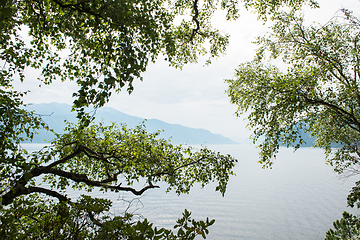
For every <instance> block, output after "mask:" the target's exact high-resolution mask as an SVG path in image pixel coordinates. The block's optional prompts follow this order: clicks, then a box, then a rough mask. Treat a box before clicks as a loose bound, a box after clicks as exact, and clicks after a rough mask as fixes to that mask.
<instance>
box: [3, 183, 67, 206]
mask: <svg viewBox="0 0 360 240" xmlns="http://www.w3.org/2000/svg"><path fill="white" fill-rule="evenodd" d="M34 192H37V193H44V194H46V195H48V196H51V197H55V198H57V199H59V201H60V202H69V201H70V199H69V198H67V197H66V196H64V195H62V194H60V193H58V192H55V191H53V190H49V189H46V188H41V187H34V186H31V187H28V188H25V187H23V186H21V185H17V186H16V187H15V188H14V189H13V190H10V191H9V192H7V193H6V194H5V195H3V196H2V202H1V204H2V205H5V206H6V205H9V204H10V203H12V202H13V201H14V199H15V198H16V197H18V196H21V195H27V194H31V193H34Z"/></svg>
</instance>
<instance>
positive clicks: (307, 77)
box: [227, 9, 360, 239]
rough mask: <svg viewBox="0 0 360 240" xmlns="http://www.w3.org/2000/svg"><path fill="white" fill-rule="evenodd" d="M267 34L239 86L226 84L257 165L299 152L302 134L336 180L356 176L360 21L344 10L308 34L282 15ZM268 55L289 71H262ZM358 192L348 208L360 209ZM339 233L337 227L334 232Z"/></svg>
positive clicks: (239, 75)
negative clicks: (282, 150)
mask: <svg viewBox="0 0 360 240" xmlns="http://www.w3.org/2000/svg"><path fill="white" fill-rule="evenodd" d="M272 30H273V33H271V34H270V35H268V36H265V37H261V38H258V41H257V43H258V44H260V45H261V47H260V48H259V50H258V52H257V55H256V57H255V59H254V60H253V61H251V62H247V63H243V64H241V65H240V66H239V67H238V69H237V70H236V75H235V76H236V78H235V79H233V80H227V83H228V84H229V88H228V90H227V94H228V95H229V97H230V98H231V102H232V103H234V104H236V105H238V110H237V112H236V113H237V115H241V114H243V113H245V112H248V113H249V116H248V120H249V126H250V127H251V128H253V129H254V132H253V133H254V134H253V136H252V138H253V140H254V142H255V141H257V140H259V139H261V140H262V143H261V144H260V145H259V147H260V149H261V153H260V161H259V162H260V163H262V164H263V166H264V167H271V165H272V157H276V153H277V152H278V151H279V146H280V145H286V146H287V147H289V146H293V147H295V150H296V149H297V148H299V147H300V145H301V144H303V143H304V140H303V139H302V136H301V133H302V132H306V133H308V134H310V135H311V136H316V141H315V146H316V147H321V148H324V149H325V153H326V158H327V163H328V164H330V165H331V166H333V167H334V170H335V171H336V172H337V173H339V174H342V173H356V174H358V173H359V172H358V170H357V169H358V167H359V160H360V152H359V143H360V72H359V64H360V61H359V53H360V48H359V39H360V31H359V30H360V22H359V20H358V19H357V18H356V17H354V16H353V14H352V13H351V12H350V11H348V10H345V9H342V10H341V11H340V12H339V13H338V15H337V16H335V17H334V18H333V19H331V20H330V21H329V22H328V23H327V24H325V25H322V26H308V27H306V26H304V23H303V18H302V17H299V16H297V15H296V14H295V13H294V12H291V13H280V14H279V15H278V16H277V17H276V23H275V24H274V26H273V27H272ZM268 52H269V53H270V58H272V59H277V58H281V59H282V61H283V63H284V64H283V65H282V69H285V68H287V69H286V70H284V71H281V70H280V68H278V67H276V66H274V65H271V64H269V63H266V59H267V53H268ZM334 144H336V146H337V147H336V148H334ZM359 184H360V182H357V183H356V186H355V187H354V188H353V189H352V192H351V194H350V195H349V197H348V204H349V206H351V207H354V205H355V204H356V203H357V207H359V205H358V202H359V200H360V198H359V196H360V195H359ZM344 214H345V215H344V219H342V220H341V221H342V222H343V223H344V222H347V223H349V222H351V223H354V224H352V225H351V227H352V228H353V229H357V230H356V231H353V232H352V235H351V236H352V237H356V236H357V237H358V236H359V232H358V227H359V218H357V217H355V216H352V215H351V214H350V215H349V214H348V213H344ZM353 218H354V219H356V220H351V221H349V219H353ZM340 225H341V224H335V223H334V226H335V227H336V228H338V227H339V226H340ZM345 225H346V224H343V226H345ZM334 236H335V235H332V232H331V231H329V232H328V234H327V237H328V239H340V238H334Z"/></svg>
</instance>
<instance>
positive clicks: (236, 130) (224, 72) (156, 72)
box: [16, 0, 360, 141]
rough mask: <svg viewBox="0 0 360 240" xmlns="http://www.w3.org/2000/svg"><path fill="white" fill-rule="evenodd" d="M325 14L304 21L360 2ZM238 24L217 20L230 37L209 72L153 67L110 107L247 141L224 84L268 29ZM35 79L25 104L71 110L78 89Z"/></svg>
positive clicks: (330, 0) (334, 0) (354, 0)
mask: <svg viewBox="0 0 360 240" xmlns="http://www.w3.org/2000/svg"><path fill="white" fill-rule="evenodd" d="M318 2H319V3H320V6H321V9H317V10H306V11H305V19H306V20H309V21H317V22H322V23H325V22H327V21H328V20H329V19H330V18H331V17H332V16H333V15H334V14H335V12H336V11H337V10H339V9H340V8H342V7H345V8H349V9H351V10H353V11H354V12H355V14H356V15H360V1H359V0H346V1H345V0H344V1H341V0H321V1H318ZM240 14H241V17H240V19H238V20H237V21H236V22H224V21H223V20H222V18H217V20H216V21H215V22H214V26H215V27H217V28H219V29H220V30H221V31H223V32H224V33H225V32H226V33H230V34H231V39H230V46H229V47H228V50H227V54H226V55H225V56H222V57H220V58H219V59H217V60H213V63H212V64H211V65H210V66H205V67H204V66H203V64H204V62H205V59H203V60H200V61H199V63H198V64H192V65H187V66H185V67H184V68H183V70H182V71H180V70H177V69H173V68H169V67H168V66H167V64H166V63H165V62H162V61H158V62H157V63H156V64H153V65H150V66H149V68H148V71H147V72H146V73H145V74H144V81H143V82H135V83H134V86H135V90H134V92H133V93H132V94H131V95H130V96H129V95H128V94H127V93H126V91H123V92H121V93H120V94H118V95H113V96H112V97H111V100H110V102H109V103H108V104H107V105H106V106H107V107H112V108H115V109H117V110H119V111H122V112H124V113H127V114H130V115H133V116H138V117H142V118H147V119H152V118H156V119H159V120H162V121H165V122H168V123H177V124H181V125H184V126H188V127H193V128H204V129H207V130H210V131H211V132H213V133H218V134H222V135H224V136H226V137H230V138H232V139H234V140H236V141H243V140H245V139H247V138H248V137H249V135H250V133H251V132H250V131H248V130H246V129H245V125H246V122H245V121H243V120H242V119H239V118H236V117H235V116H234V112H235V111H236V106H234V105H231V104H230V102H229V98H228V97H227V96H226V95H225V94H224V92H225V90H226V88H227V85H226V84H225V83H224V79H228V78H232V76H233V74H234V69H235V68H236V66H237V65H239V64H240V63H242V62H245V61H251V60H252V59H253V56H254V53H255V49H256V45H254V44H252V43H251V42H252V41H253V40H254V39H255V38H256V37H257V36H260V35H263V34H264V33H266V31H267V29H266V26H263V25H262V23H261V22H259V21H257V20H256V16H255V15H253V14H250V13H249V12H246V11H245V10H242V11H241V12H240ZM35 78H36V76H34V77H33V78H32V77H31V76H29V77H27V78H26V80H25V82H24V83H23V84H21V85H20V86H19V85H18V84H16V85H17V86H16V87H17V89H19V87H21V90H26V89H30V90H31V93H29V94H28V96H27V97H26V99H25V101H26V102H27V103H50V102H60V103H69V104H71V103H72V101H73V99H72V98H71V94H72V92H74V91H76V86H75V85H74V83H69V82H65V83H53V84H52V85H50V86H42V87H41V88H38V85H39V83H38V82H36V81H35V80H31V79H35Z"/></svg>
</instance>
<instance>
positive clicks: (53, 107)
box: [27, 103, 237, 144]
mask: <svg viewBox="0 0 360 240" xmlns="http://www.w3.org/2000/svg"><path fill="white" fill-rule="evenodd" d="M27 108H28V109H29V110H34V111H35V113H36V114H39V115H40V116H41V117H42V119H43V121H44V122H46V123H47V124H48V125H49V127H50V128H53V129H54V130H55V132H58V133H60V132H61V131H63V129H64V127H65V123H64V120H67V121H69V122H75V121H76V113H75V112H71V111H70V110H71V105H69V104H64V103H42V104H31V105H28V107H27ZM99 121H103V122H104V123H105V124H110V122H116V123H118V124H120V123H126V125H127V126H128V127H134V126H136V125H139V124H140V123H141V122H142V121H144V119H143V118H140V117H135V116H130V115H127V114H125V113H123V112H120V111H118V110H116V109H113V108H109V107H103V108H100V109H98V110H97V112H96V122H99ZM145 125H146V129H147V131H148V132H155V131H158V130H164V132H162V133H161V134H160V137H162V138H165V139H169V138H170V137H171V142H172V143H173V144H180V143H188V144H237V142H235V141H233V140H231V139H229V138H226V137H224V136H222V135H220V134H213V133H211V132H210V131H208V130H205V129H196V128H189V127H185V126H182V125H179V124H169V123H166V122H163V121H160V120H157V119H148V120H147V121H146V122H145ZM53 137H54V135H53V134H52V133H50V132H48V131H46V130H41V131H40V133H39V135H36V136H35V138H34V140H33V142H44V140H47V141H49V140H51V139H52V138H53Z"/></svg>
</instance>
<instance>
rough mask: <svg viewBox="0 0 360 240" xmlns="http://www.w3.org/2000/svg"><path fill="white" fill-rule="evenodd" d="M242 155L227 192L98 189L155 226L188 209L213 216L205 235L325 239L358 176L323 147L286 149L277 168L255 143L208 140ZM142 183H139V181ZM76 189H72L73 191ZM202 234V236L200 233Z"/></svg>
mask: <svg viewBox="0 0 360 240" xmlns="http://www.w3.org/2000/svg"><path fill="white" fill-rule="evenodd" d="M209 148H210V149H213V150H216V151H220V152H221V153H223V154H227V153H229V154H231V155H232V156H234V157H236V158H237V159H238V160H239V163H238V164H237V166H236V167H235V169H234V171H235V173H236V174H237V176H233V177H232V178H231V179H230V181H229V184H228V188H227V191H226V193H225V197H222V196H221V194H220V193H219V192H215V191H214V189H215V184H212V185H208V186H206V187H205V188H203V189H202V188H200V186H195V187H194V188H193V189H192V191H191V193H190V194H188V195H180V196H177V195H176V194H175V193H174V192H169V193H165V189H166V185H162V186H161V188H160V189H151V190H148V191H147V192H145V193H144V195H143V196H141V198H139V199H138V200H136V199H134V198H135V197H136V196H133V195H132V194H130V193H120V194H118V193H116V194H115V193H106V194H103V193H97V194H95V196H97V197H103V196H105V197H108V198H110V199H112V200H113V201H114V207H113V210H112V211H113V212H114V213H122V212H124V210H125V209H126V208H127V207H128V202H126V201H124V200H127V201H131V200H132V199H134V201H133V202H132V206H131V207H130V209H128V211H129V212H133V213H135V214H141V215H143V216H144V217H146V218H148V219H149V221H151V222H154V224H155V225H156V226H159V227H167V228H171V227H172V226H173V225H175V222H176V220H177V219H178V218H179V217H181V216H182V212H183V210H184V209H185V208H186V209H188V210H189V211H191V212H192V216H193V217H194V218H195V219H197V220H201V219H203V220H204V219H206V217H209V218H210V219H213V218H214V219H215V220H216V221H215V224H214V225H213V226H211V227H210V228H209V230H210V235H209V237H208V238H207V239H269V240H270V239H287V240H288V239H296V240H302V239H304V240H305V239H314V240H316V239H324V237H325V233H326V231H327V230H328V229H329V228H331V227H332V223H333V221H335V220H336V219H340V218H341V215H342V212H343V211H345V210H346V211H349V212H352V213H359V212H358V211H356V210H353V209H349V208H347V207H346V205H347V204H346V197H347V195H348V193H349V191H350V190H351V188H352V186H353V185H354V182H355V181H356V180H357V178H354V177H352V179H347V180H346V179H341V178H339V176H338V175H337V174H336V173H334V172H333V171H332V168H331V167H330V166H328V165H326V164H325V161H324V159H325V156H324V154H323V151H322V150H321V149H313V148H301V149H299V150H298V151H297V152H295V153H293V150H292V149H286V148H282V149H281V150H280V153H279V154H278V155H277V159H276V160H275V163H274V165H273V169H262V168H261V165H260V164H258V163H257V161H258V149H256V148H255V146H254V145H210V146H209ZM140 187H141V185H140ZM77 194H78V193H76V192H73V193H70V194H69V196H75V195H77ZM199 239H201V237H200V238H199Z"/></svg>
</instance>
